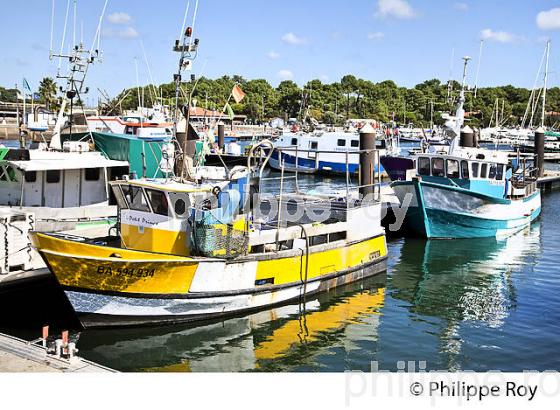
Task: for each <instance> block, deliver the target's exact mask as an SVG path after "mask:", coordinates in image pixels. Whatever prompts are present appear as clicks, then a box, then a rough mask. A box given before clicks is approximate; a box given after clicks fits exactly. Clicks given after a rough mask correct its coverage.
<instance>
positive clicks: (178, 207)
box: [175, 198, 187, 215]
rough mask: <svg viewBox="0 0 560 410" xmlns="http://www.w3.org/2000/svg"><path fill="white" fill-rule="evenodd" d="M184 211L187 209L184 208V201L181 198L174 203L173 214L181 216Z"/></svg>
mask: <svg viewBox="0 0 560 410" xmlns="http://www.w3.org/2000/svg"><path fill="white" fill-rule="evenodd" d="M186 210H187V207H186V204H185V201H183V200H182V199H181V198H179V199H177V200H176V201H175V214H177V215H183V214H184V213H185V211H186Z"/></svg>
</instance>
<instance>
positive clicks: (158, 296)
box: [32, 233, 387, 327]
mask: <svg viewBox="0 0 560 410" xmlns="http://www.w3.org/2000/svg"><path fill="white" fill-rule="evenodd" d="M32 240H33V243H34V246H35V247H36V248H37V249H38V250H39V251H40V253H41V255H42V257H43V258H44V260H45V261H46V263H47V265H48V266H49V268H50V269H51V272H52V273H53V274H54V275H55V277H56V279H57V280H58V282H59V283H60V285H61V286H62V288H63V289H64V291H65V293H66V295H67V297H68V299H69V301H70V303H71V304H72V307H73V308H74V310H75V311H76V313H77V314H78V315H79V317H80V320H81V321H82V324H83V325H84V327H99V326H109V325H117V326H119V325H138V324H154V323H164V322H185V321H194V320H201V319H211V318H216V317H221V316H226V315H236V314H241V313H245V312H249V311H254V310H258V309H262V308H265V307H269V306H273V305H278V304H282V303H285V302H288V301H290V300H294V299H298V298H300V297H303V296H306V295H307V296H308V295H311V294H313V293H317V292H321V291H326V290H328V289H331V288H334V287H336V286H340V285H343V284H346V283H350V282H353V281H356V280H360V279H362V278H364V277H367V276H371V275H374V274H376V273H379V272H382V271H384V270H385V269H386V260H387V246H386V242H385V236H384V235H382V234H381V235H379V236H375V237H372V238H368V239H364V240H361V241H355V242H347V241H339V242H338V243H336V242H333V243H329V244H325V245H321V246H316V247H314V248H315V249H313V248H312V250H311V251H310V254H309V256H308V257H306V255H305V251H302V250H301V249H293V250H287V251H280V252H271V253H268V254H267V253H265V254H256V255H248V256H246V257H241V258H237V259H235V260H232V261H226V260H222V259H216V258H197V257H182V256H173V255H165V254H157V253H151V252H143V251H133V250H126V249H121V248H114V247H109V246H100V245H92V244H86V243H83V242H78V241H75V240H71V239H65V238H62V237H58V236H56V235H50V234H40V233H34V234H32ZM85 255H87V256H85Z"/></svg>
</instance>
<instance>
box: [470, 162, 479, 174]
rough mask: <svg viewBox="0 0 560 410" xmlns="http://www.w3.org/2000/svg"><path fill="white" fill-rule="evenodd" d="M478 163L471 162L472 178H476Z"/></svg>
mask: <svg viewBox="0 0 560 410" xmlns="http://www.w3.org/2000/svg"><path fill="white" fill-rule="evenodd" d="M479 165H480V164H479V163H478V162H473V163H472V176H473V178H478V167H479Z"/></svg>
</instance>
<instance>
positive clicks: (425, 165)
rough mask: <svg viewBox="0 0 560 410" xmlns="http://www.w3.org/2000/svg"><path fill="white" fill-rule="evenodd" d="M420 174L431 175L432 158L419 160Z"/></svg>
mask: <svg viewBox="0 0 560 410" xmlns="http://www.w3.org/2000/svg"><path fill="white" fill-rule="evenodd" d="M418 173H419V174H420V175H430V158H426V157H420V158H418Z"/></svg>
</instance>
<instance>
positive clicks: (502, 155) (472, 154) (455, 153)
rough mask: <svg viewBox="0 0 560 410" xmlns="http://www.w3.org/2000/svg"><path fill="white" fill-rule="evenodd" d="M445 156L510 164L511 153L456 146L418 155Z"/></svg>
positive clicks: (418, 155)
mask: <svg viewBox="0 0 560 410" xmlns="http://www.w3.org/2000/svg"><path fill="white" fill-rule="evenodd" d="M426 156H428V157H444V158H459V159H466V160H472V161H479V162H495V163H498V164H508V162H509V153H508V152H506V151H492V150H488V149H484V148H466V147H455V148H454V149H452V150H451V152H449V153H442V152H426V153H418V154H416V157H426Z"/></svg>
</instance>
